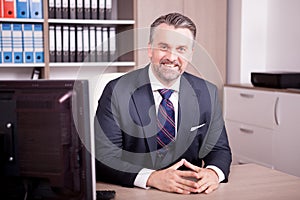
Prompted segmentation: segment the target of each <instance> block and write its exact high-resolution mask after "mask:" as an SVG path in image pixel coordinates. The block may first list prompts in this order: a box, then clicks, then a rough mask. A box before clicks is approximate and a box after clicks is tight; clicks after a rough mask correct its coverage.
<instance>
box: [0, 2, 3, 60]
mask: <svg viewBox="0 0 300 200" xmlns="http://www.w3.org/2000/svg"><path fill="white" fill-rule="evenodd" d="M1 5H2V4H1V0H0V6H1ZM0 9H1V7H0ZM0 11H1V10H0ZM2 53H3V49H2V24H0V63H2V57H3V55H2Z"/></svg>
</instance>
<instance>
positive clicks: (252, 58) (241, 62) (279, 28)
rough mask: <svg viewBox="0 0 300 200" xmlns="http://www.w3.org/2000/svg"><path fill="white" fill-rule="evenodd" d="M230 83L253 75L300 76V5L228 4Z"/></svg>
mask: <svg viewBox="0 0 300 200" xmlns="http://www.w3.org/2000/svg"><path fill="white" fill-rule="evenodd" d="M228 5H229V9H228V13H229V14H228V45H227V56H228V62H227V66H228V68H227V77H228V79H227V83H246V84H250V83H251V81H250V73H251V71H297V72H300V57H299V56H298V55H297V54H299V53H298V52H300V37H299V35H300V12H299V11H298V9H299V7H300V1H298V0H286V1H282V0H229V1H228Z"/></svg>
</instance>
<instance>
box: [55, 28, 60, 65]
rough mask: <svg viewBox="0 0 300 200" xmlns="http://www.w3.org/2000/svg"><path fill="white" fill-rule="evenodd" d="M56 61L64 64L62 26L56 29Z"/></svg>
mask: <svg viewBox="0 0 300 200" xmlns="http://www.w3.org/2000/svg"><path fill="white" fill-rule="evenodd" d="M55 61H56V62H62V32H61V26H56V27H55Z"/></svg>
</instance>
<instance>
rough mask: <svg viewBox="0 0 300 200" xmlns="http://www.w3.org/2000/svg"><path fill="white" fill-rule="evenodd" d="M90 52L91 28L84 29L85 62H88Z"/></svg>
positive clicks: (85, 27)
mask: <svg viewBox="0 0 300 200" xmlns="http://www.w3.org/2000/svg"><path fill="white" fill-rule="evenodd" d="M89 51H90V37H89V27H88V26H84V27H83V60H84V61H88V56H89Z"/></svg>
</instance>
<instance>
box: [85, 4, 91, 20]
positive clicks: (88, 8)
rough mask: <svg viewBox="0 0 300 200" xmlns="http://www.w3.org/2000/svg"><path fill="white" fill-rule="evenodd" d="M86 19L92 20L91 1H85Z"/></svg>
mask: <svg viewBox="0 0 300 200" xmlns="http://www.w3.org/2000/svg"><path fill="white" fill-rule="evenodd" d="M84 19H91V3H90V0H84Z"/></svg>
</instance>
